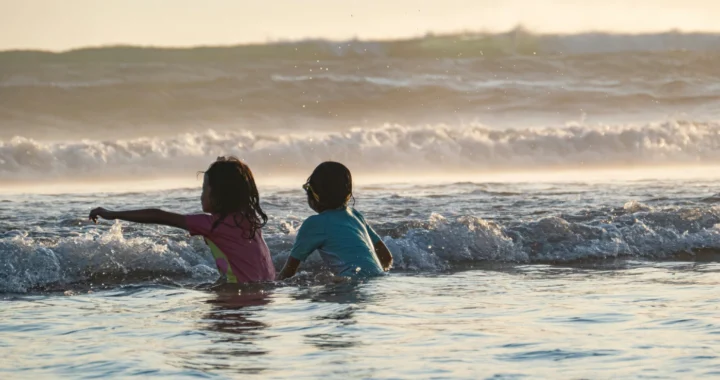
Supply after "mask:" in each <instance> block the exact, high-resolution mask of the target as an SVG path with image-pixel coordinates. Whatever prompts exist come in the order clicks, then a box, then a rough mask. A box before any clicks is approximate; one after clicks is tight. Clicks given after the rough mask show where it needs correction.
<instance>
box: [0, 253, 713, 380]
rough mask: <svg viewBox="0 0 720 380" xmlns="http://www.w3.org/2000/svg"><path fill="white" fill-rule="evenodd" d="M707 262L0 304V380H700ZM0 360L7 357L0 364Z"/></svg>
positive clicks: (706, 341) (116, 292) (115, 293)
mask: <svg viewBox="0 0 720 380" xmlns="http://www.w3.org/2000/svg"><path fill="white" fill-rule="evenodd" d="M719 272H720V266H718V265H717V264H713V263H706V264H703V263H678V262H675V263H666V264H661V263H656V264H652V263H640V262H627V263H625V264H624V265H623V269H578V268H558V267H550V266H545V265H529V266H511V267H507V268H503V269H502V270H492V269H489V270H469V271H462V272H455V273H446V274H442V275H408V274H396V275H391V276H389V277H387V278H381V279H376V280H372V281H369V282H367V283H363V284H357V285H350V284H341V285H314V286H300V287H294V286H293V287H280V288H275V289H269V288H268V289H265V290H264V291H258V290H247V291H246V292H243V293H242V294H234V293H225V294H223V293H215V292H207V291H199V290H189V289H178V288H173V287H165V286H123V287H120V288H117V289H113V290H106V291H98V292H94V293H90V294H86V293H84V292H83V293H81V294H70V293H68V294H66V295H58V294H51V295H24V296H12V297H7V298H6V299H5V300H3V301H2V321H0V331H2V340H1V341H2V350H3V352H4V355H3V359H2V360H0V363H1V364H0V372H2V373H3V377H4V378H31V377H38V376H40V377H43V376H50V377H68V378H79V377H83V378H90V377H106V376H118V377H139V378H145V377H153V376H166V377H173V378H195V377H200V378H239V377H243V376H245V375H257V376H259V377H263V378H319V377H330V378H339V377H349V378H449V377H452V378H523V377H528V378H611V377H615V378H617V377H633V378H700V377H706V378H714V377H717V376H720V358H719V357H718V348H719V347H720V319H719V318H718V316H719V315H720V310H718V305H720V290H719V288H718V285H720V283H719V281H718V278H719V277H718V274H719ZM8 354H9V355H8Z"/></svg>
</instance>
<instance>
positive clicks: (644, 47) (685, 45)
mask: <svg viewBox="0 0 720 380" xmlns="http://www.w3.org/2000/svg"><path fill="white" fill-rule="evenodd" d="M675 50H677V51H686V50H694V51H703V50H705V51H718V50H720V34H716V33H682V32H677V31H669V32H665V33H652V34H612V33H580V34H563V35H556V34H536V33H532V32H530V31H527V30H525V29H523V28H517V29H515V30H512V31H509V32H506V33H461V34H447V35H426V36H424V37H420V38H412V39H404V40H393V41H359V40H348V41H330V40H304V41H296V42H271V43H266V44H250V45H239V46H229V47H194V48H157V47H139V46H108V47H98V48H84V49H77V50H70V51H66V52H62V53H52V52H44V51H18V50H15V51H6V52H0V65H1V64H9V63H10V64H26V63H38V62H108V61H109V62H152V61H158V62H207V61H234V60H239V61H249V60H250V61H251V60H257V59H298V60H309V59H323V60H324V59H338V58H354V57H367V56H370V57H373V56H375V57H387V58H458V57H479V56H498V55H509V54H515V55H537V54H604V53H616V52H643V51H675Z"/></svg>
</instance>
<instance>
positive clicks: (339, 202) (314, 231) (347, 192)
mask: <svg viewBox="0 0 720 380" xmlns="http://www.w3.org/2000/svg"><path fill="white" fill-rule="evenodd" d="M303 189H304V190H305V192H306V194H307V200H308V205H309V206H310V208H312V209H313V210H314V211H315V212H317V215H313V216H311V217H309V218H307V219H305V221H304V222H303V224H302V226H301V227H300V230H299V231H298V234H297V237H296V238H295V245H294V246H293V249H292V252H291V253H290V257H288V260H287V262H286V263H285V266H284V267H283V270H282V271H281V272H280V275H279V276H278V277H279V278H280V279H285V278H289V277H292V276H294V275H295V273H297V270H298V268H299V267H300V263H302V262H303V261H305V260H306V259H307V258H308V256H310V254H311V253H313V252H314V251H315V250H317V251H319V252H320V255H321V256H322V258H323V261H325V264H327V265H328V266H329V267H330V269H331V270H332V271H333V272H334V273H335V274H336V275H339V276H353V277H355V276H361V277H369V276H377V275H380V274H382V273H383V272H385V271H388V270H390V267H391V266H392V261H393V259H392V254H391V253H390V251H389V250H388V249H387V247H386V246H385V243H383V241H382V240H381V239H380V237H379V236H378V235H377V234H376V233H375V231H373V229H372V228H371V227H370V226H369V225H368V224H367V222H366V221H365V218H364V217H363V216H362V214H360V213H359V212H358V211H356V210H355V209H353V208H351V207H348V202H349V201H350V200H351V199H353V195H352V174H350V170H348V168H346V167H345V165H343V164H340V163H338V162H323V163H322V164H320V165H318V167H317V168H315V171H313V173H312V175H311V176H310V178H308V181H307V182H306V183H305V185H303Z"/></svg>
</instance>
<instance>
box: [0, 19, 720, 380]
mask: <svg viewBox="0 0 720 380" xmlns="http://www.w3.org/2000/svg"><path fill="white" fill-rule="evenodd" d="M719 41H720V36H718V35H713V34H679V33H664V34H653V35H608V34H580V35H566V36H546V35H534V34H532V33H529V32H526V31H523V30H516V31H513V32H511V33H506V34H496V35H482V34H478V35H470V34H468V35H455V36H427V37H424V38H418V39H414V40H407V41H395V42H372V41H369V42H368V41H345V42H332V41H305V42H295V43H277V44H268V45H254V46H239V47H228V48H198V49H154V48H135V47H108V48H97V49H84V50H78V51H71V52H65V53H47V52H20V51H15V52H0V317H1V318H0V353H2V355H0V376H2V378H12V379H14V378H18V379H24V378H36V377H43V378H97V377H117V378H150V377H171V378H191V377H192V378H197V377H200V378H238V377H245V376H255V377H262V378H289V377H292V378H319V377H332V378H337V377H348V378H473V379H474V378H498V379H500V378H716V377H718V376H720V357H719V356H718V352H719V351H720V309H719V307H720V290H718V289H720V288H718V285H719V283H720V280H719V279H720V277H719V276H718V272H720V265H718V262H720V190H719V189H718V179H720V171H719V170H718V169H719V168H720V117H718V115H720V113H718V112H719V111H720V96H718V94H719V93H720V92H718V90H719V89H720V71H719V69H718V67H719V66H718V65H716V64H715V63H714V62H715V61H716V60H717V58H718V57H720V48H718V46H720V45H719V44H718V42H719ZM226 154H233V155H237V156H238V157H241V158H242V159H244V160H245V161H247V162H248V164H249V165H250V166H251V167H252V168H253V170H254V171H255V174H256V177H257V179H258V182H259V184H260V191H261V201H262V207H263V208H264V210H265V211H266V212H267V213H268V215H269V216H270V220H269V223H268V225H267V226H266V228H265V229H264V236H265V239H266V241H267V242H268V245H269V246H270V249H271V251H272V254H273V260H274V263H275V265H276V266H278V267H279V266H281V265H282V264H283V263H284V260H285V259H286V258H287V255H288V251H289V249H290V247H291V245H292V243H293V239H294V236H295V233H296V231H297V228H298V227H299V226H300V224H301V223H302V221H303V219H304V218H306V217H307V216H309V215H310V212H311V210H310V209H309V208H308V207H307V205H306V203H305V197H304V194H303V192H302V190H301V185H302V184H303V183H304V180H305V178H307V176H308V175H309V173H310V172H311V170H312V169H313V168H314V166H315V165H317V164H318V163H319V162H321V161H323V160H327V159H333V160H339V161H342V162H344V163H345V164H347V165H348V166H349V167H350V169H351V170H352V171H353V173H354V174H355V177H356V186H355V197H356V203H355V206H356V207H357V208H358V209H359V210H360V211H362V212H363V213H364V214H365V215H366V217H367V219H368V221H369V222H370V223H371V224H372V225H373V226H374V227H375V229H376V230H377V231H378V233H379V234H380V235H381V236H382V237H383V239H384V241H385V243H386V244H387V245H388V247H389V248H390V250H391V251H392V252H393V255H394V257H395V267H394V268H393V270H392V271H391V272H390V274H389V275H387V276H384V277H382V278H377V279H372V280H368V281H365V282H361V283H337V282H336V281H334V280H333V279H332V277H331V276H330V274H329V273H328V272H327V271H326V270H325V268H323V266H322V262H321V261H320V260H319V258H318V257H316V256H317V255H315V257H313V258H312V259H311V260H309V261H308V262H307V263H305V264H303V266H302V272H301V273H300V274H299V275H298V276H297V278H295V279H293V280H290V281H288V282H283V283H273V284H264V285H259V286H252V287H245V288H242V289H241V290H240V291H217V290H211V289H210V286H211V284H212V283H213V282H214V281H215V280H216V279H217V274H216V270H215V269H214V267H213V261H212V258H211V255H210V253H209V251H208V250H207V247H206V246H205V245H204V244H203V243H202V241H201V240H199V239H197V238H190V237H189V236H187V234H186V233H185V232H183V231H178V230H174V229H171V228H166V227H160V226H143V225H133V224H128V223H121V222H117V223H110V222H101V223H100V224H97V225H95V224H92V223H90V222H89V221H88V220H87V214H88V212H89V210H90V209H91V208H92V207H97V206H103V207H107V208H111V209H112V208H117V209H129V208H146V207H160V208H164V209H168V210H172V211H176V212H182V213H193V212H198V211H199V209H200V201H199V197H200V189H199V186H200V182H201V179H199V178H197V177H196V172H197V171H199V170H203V169H205V168H206V167H207V165H208V164H209V163H210V162H211V161H212V160H214V159H215V157H216V156H219V155H226Z"/></svg>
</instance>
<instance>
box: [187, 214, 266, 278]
mask: <svg viewBox="0 0 720 380" xmlns="http://www.w3.org/2000/svg"><path fill="white" fill-rule="evenodd" d="M237 219H238V220H240V217H238V218H237ZM216 220H217V216H215V215H207V214H198V215H186V216H185V222H186V223H187V228H188V231H190V235H193V236H196V235H200V236H202V237H204V238H205V243H207V245H208V246H209V247H210V250H211V251H212V254H213V256H214V257H215V264H216V265H217V268H218V270H219V271H220V274H222V275H224V276H225V277H226V279H227V282H230V283H246V282H261V281H273V280H275V266H274V265H273V263H272V259H271V257H270V250H269V249H268V246H267V244H266V243H265V240H264V239H263V237H262V231H261V230H257V231H255V237H254V238H253V239H248V237H249V231H248V228H243V227H245V226H247V224H248V223H247V222H246V221H244V222H242V223H241V227H238V226H236V225H235V221H234V219H233V216H232V215H229V216H228V217H227V218H225V220H223V221H222V222H220V223H219V224H218V225H217V227H215V229H214V230H213V228H212V227H213V224H214V223H215V221H216Z"/></svg>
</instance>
